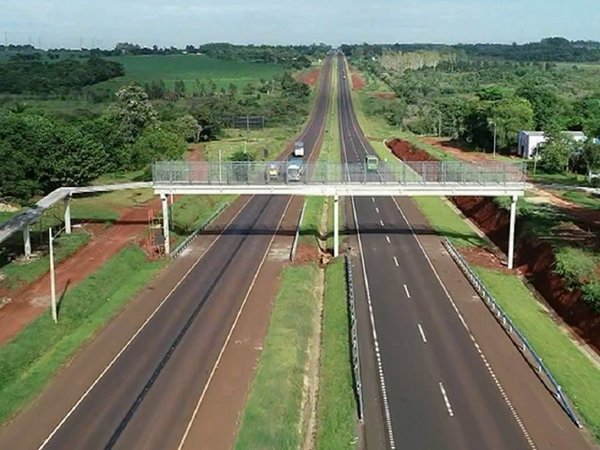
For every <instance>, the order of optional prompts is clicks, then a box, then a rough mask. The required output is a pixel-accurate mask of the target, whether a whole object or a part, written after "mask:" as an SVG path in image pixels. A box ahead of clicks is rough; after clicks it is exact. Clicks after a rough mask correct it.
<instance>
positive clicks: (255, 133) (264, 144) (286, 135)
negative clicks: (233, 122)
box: [204, 126, 300, 161]
mask: <svg viewBox="0 0 600 450" xmlns="http://www.w3.org/2000/svg"><path fill="white" fill-rule="evenodd" d="M299 132H300V127H292V126H287V127H273V128H264V129H262V130H250V131H249V132H246V130H234V129H228V130H226V132H225V135H224V136H223V137H221V138H220V139H219V140H218V141H212V142H208V143H207V144H206V146H205V147H204V148H205V151H204V157H205V159H206V161H218V160H219V149H220V150H221V159H222V160H223V161H227V160H229V158H230V157H231V155H232V154H234V153H236V152H242V151H246V152H248V153H250V154H252V155H254V157H255V158H256V160H257V161H273V160H275V159H276V158H277V157H278V156H279V155H280V154H281V152H282V151H283V150H284V149H285V147H286V144H287V143H288V142H289V143H291V142H292V141H293V140H294V138H295V136H297V135H298V133H299ZM265 148H266V149H267V150H268V154H267V157H266V158H265V156H264V153H263V150H264V149H265Z"/></svg>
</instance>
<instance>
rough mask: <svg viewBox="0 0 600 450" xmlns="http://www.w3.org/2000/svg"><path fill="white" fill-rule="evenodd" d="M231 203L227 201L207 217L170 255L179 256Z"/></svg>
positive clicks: (173, 257) (172, 256)
mask: <svg viewBox="0 0 600 450" xmlns="http://www.w3.org/2000/svg"><path fill="white" fill-rule="evenodd" d="M230 204H231V202H225V203H223V204H222V205H221V206H220V207H219V209H217V210H216V211H215V212H214V213H212V214H211V216H210V217H209V218H208V219H206V220H205V221H204V222H202V224H200V226H199V227H198V228H196V229H195V230H194V231H193V232H192V233H191V234H190V235H189V236H188V237H186V238H185V239H184V240H183V242H181V244H179V245H178V246H177V247H176V248H175V249H174V250H173V251H172V252H171V254H170V255H169V256H170V257H171V258H172V259H175V258H177V257H178V256H179V255H180V254H181V252H182V251H183V250H185V249H186V247H187V246H188V245H190V244H191V243H192V241H193V240H194V239H196V237H197V236H198V234H200V233H201V232H202V231H204V229H205V228H206V227H207V226H208V225H210V223H211V222H212V221H213V220H215V219H216V218H217V217H218V216H219V214H221V213H222V212H223V210H224V209H225V208H227V207H228V206H229V205H230Z"/></svg>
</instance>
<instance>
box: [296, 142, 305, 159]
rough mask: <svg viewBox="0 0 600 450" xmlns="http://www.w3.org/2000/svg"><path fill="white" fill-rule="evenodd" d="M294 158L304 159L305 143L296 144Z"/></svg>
mask: <svg viewBox="0 0 600 450" xmlns="http://www.w3.org/2000/svg"><path fill="white" fill-rule="evenodd" d="M294 156H296V157H298V158H304V142H302V141H296V142H294Z"/></svg>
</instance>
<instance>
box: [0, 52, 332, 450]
mask: <svg viewBox="0 0 600 450" xmlns="http://www.w3.org/2000/svg"><path fill="white" fill-rule="evenodd" d="M331 62H332V57H328V58H327V59H326V61H325V63H324V65H323V68H322V71H321V77H320V80H321V81H320V86H319V91H318V94H317V98H316V102H315V105H314V107H313V111H312V113H311V118H310V119H309V122H308V124H307V125H306V127H305V130H304V131H303V133H301V136H300V137H301V139H302V140H303V141H304V146H305V152H306V154H305V158H311V155H312V156H313V157H314V156H316V154H317V153H318V152H317V149H318V146H319V145H320V141H321V138H322V133H323V129H324V126H325V123H326V115H327V112H328V108H329V102H330V96H331V66H332V64H331ZM290 203H291V197H289V196H253V197H251V198H249V199H248V201H247V202H246V203H245V204H244V206H243V207H242V209H241V210H240V211H239V212H238V214H237V215H236V216H235V218H234V219H233V220H232V221H231V222H230V223H229V225H228V226H227V228H226V229H225V230H224V231H223V232H222V233H221V235H220V236H219V237H218V238H217V239H216V240H215V241H214V242H213V244H214V245H211V246H210V247H209V248H208V250H207V251H206V253H205V254H203V255H202V257H201V258H200V259H199V260H198V261H197V263H196V264H195V266H193V268H192V269H191V270H190V271H189V273H187V274H186V275H185V277H184V278H183V279H181V280H180V284H178V285H177V286H176V288H175V290H174V291H173V292H172V294H171V295H170V296H168V297H166V298H165V300H164V303H162V306H161V307H159V309H157V310H155V314H153V315H151V316H149V317H148V318H147V320H148V321H147V323H146V324H145V326H143V327H142V328H132V329H131V330H130V331H128V332H129V335H130V336H131V341H130V343H129V345H128V346H126V347H122V348H121V349H120V351H119V353H117V354H115V355H114V359H112V360H111V364H110V367H109V366H106V367H101V368H97V367H96V368H92V367H86V363H85V358H88V359H89V358H93V355H90V354H87V355H86V354H85V349H84V351H83V352H82V353H84V355H78V356H77V357H76V358H75V359H74V361H73V362H72V363H71V366H72V367H70V368H69V369H71V370H72V371H76V370H80V371H83V372H86V375H87V376H86V377H84V378H86V379H92V380H95V381H94V383H93V384H91V385H90V384H82V383H81V382H78V377H76V378H74V379H72V380H65V379H64V376H63V378H61V376H62V375H64V374H59V375H58V376H57V378H56V379H55V380H54V381H53V382H52V383H51V384H50V386H49V388H48V389H47V391H46V392H44V393H43V394H42V395H41V396H40V398H39V399H37V400H36V401H35V404H34V408H35V411H32V409H33V408H29V411H28V410H27V409H26V410H25V411H24V414H21V415H20V416H17V417H16V418H15V420H14V421H13V422H12V423H10V424H9V425H7V426H6V427H4V428H3V429H2V430H0V448H2V449H5V448H6V449H36V448H44V449H56V450H59V449H61V450H62V449H68V450H77V449H81V450H84V449H85V450H89V449H112V448H119V449H134V448H136V449H137V448H139V449H141V448H143V449H156V450H164V449H176V448H177V447H178V445H179V444H180V440H181V438H182V436H183V434H184V432H185V428H186V424H187V423H188V421H189V419H190V417H191V416H192V414H193V410H194V407H195V405H196V403H197V401H198V399H199V398H200V396H201V394H202V392H203V389H204V387H205V385H206V383H207V380H208V378H209V374H210V373H211V370H212V368H213V366H214V364H215V361H216V360H217V358H218V354H219V350H220V349H221V347H222V346H223V343H224V342H225V340H226V336H227V334H228V331H229V330H230V329H231V327H232V324H233V323H234V320H235V317H236V314H237V312H238V311H239V309H240V306H241V304H242V301H243V299H244V296H245V294H246V292H247V290H248V289H249V287H250V286H251V283H252V280H253V278H254V275H255V273H256V272H257V270H259V268H260V267H259V265H260V262H261V257H262V256H263V255H264V254H265V253H266V252H268V250H269V245H270V242H271V239H272V237H273V236H274V235H275V233H277V231H278V228H279V224H280V222H281V220H282V219H283V217H284V215H285V214H286V212H287V213H288V214H289V213H290V212H289V211H288V207H289V205H290ZM297 206H298V207H301V204H300V205H297ZM294 213H297V214H299V211H294ZM127 314H136V312H135V311H134V308H130V309H125V311H124V312H123V313H122V316H123V315H127ZM138 314H139V312H138ZM119 319H121V320H122V321H123V322H126V320H127V319H126V317H125V318H124V317H121V316H120V317H119ZM132 323H135V321H133V320H132ZM121 331H122V330H121ZM102 334H103V333H100V335H99V336H98V338H97V339H96V340H101V339H105V340H106V339H110V336H106V330H104V334H105V335H104V336H103V335H102ZM111 357H112V356H111ZM73 366H74V367H73ZM90 371H94V373H93V375H92V374H90ZM80 373H81V372H80ZM65 390H66V391H65ZM65 398H68V399H70V400H69V401H66V400H64V399H65Z"/></svg>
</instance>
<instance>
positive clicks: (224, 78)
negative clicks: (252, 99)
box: [96, 55, 283, 91]
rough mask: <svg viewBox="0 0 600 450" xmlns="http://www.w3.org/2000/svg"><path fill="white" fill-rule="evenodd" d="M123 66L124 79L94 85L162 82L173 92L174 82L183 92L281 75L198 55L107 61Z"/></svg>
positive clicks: (273, 67)
mask: <svg viewBox="0 0 600 450" xmlns="http://www.w3.org/2000/svg"><path fill="white" fill-rule="evenodd" d="M107 59H110V60H112V61H117V62H119V63H121V64H123V67H125V76H123V77H119V78H116V79H114V80H109V81H105V82H103V83H100V84H98V85H96V88H98V89H106V88H109V89H115V88H117V87H118V86H122V85H124V84H128V83H129V82H131V81H138V82H140V83H145V82H150V81H152V80H156V81H158V80H163V81H164V82H165V84H166V85H167V88H170V89H172V88H173V84H174V82H175V81H177V80H181V81H183V82H185V85H186V90H187V91H193V90H194V89H195V88H196V80H198V81H199V82H204V83H205V85H206V83H207V82H208V80H209V79H212V81H214V83H215V84H216V85H217V88H219V89H220V88H227V87H228V86H229V85H230V84H231V83H233V84H235V85H236V86H238V87H242V86H245V85H246V84H247V83H251V82H254V81H258V80H260V79H261V78H262V79H265V80H267V79H270V78H271V77H272V76H273V75H275V74H278V73H281V72H283V66H280V65H277V64H258V63H251V62H244V61H221V60H216V59H211V58H207V57H205V56H199V55H165V56H160V55H148V56H116V57H111V58H107Z"/></svg>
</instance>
